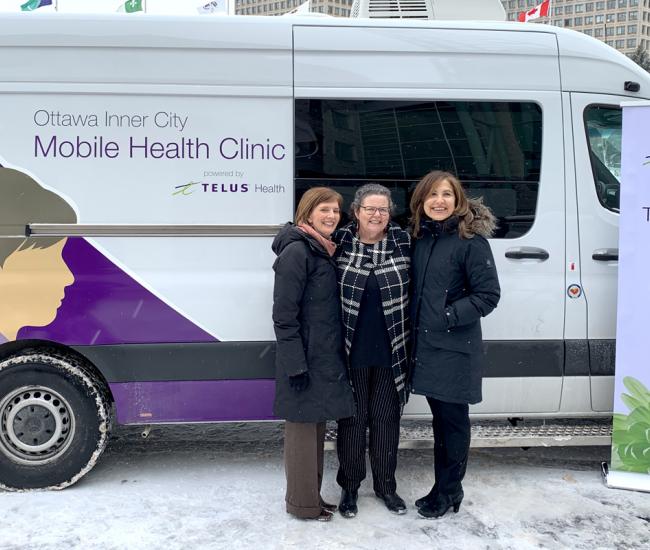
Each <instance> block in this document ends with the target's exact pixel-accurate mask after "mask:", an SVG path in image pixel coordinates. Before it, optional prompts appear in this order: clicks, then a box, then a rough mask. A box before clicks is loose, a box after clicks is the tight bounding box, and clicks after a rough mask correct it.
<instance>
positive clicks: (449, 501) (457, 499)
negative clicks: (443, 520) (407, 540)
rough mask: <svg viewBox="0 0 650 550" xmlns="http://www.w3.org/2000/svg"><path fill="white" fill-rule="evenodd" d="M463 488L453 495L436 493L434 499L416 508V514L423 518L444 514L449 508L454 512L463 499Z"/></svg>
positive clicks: (458, 508) (438, 516)
mask: <svg viewBox="0 0 650 550" xmlns="http://www.w3.org/2000/svg"><path fill="white" fill-rule="evenodd" d="M463 496H464V494H463V490H462V489H461V490H460V491H458V492H457V493H455V494H453V495H441V494H438V495H437V496H436V498H435V500H433V501H431V502H427V503H426V504H424V505H423V506H421V507H420V508H419V509H418V514H419V515H420V516H422V517H423V518H440V517H442V516H444V515H445V514H446V513H447V511H448V510H449V509H450V508H453V509H454V513H457V512H458V510H460V503H461V502H462V501H463Z"/></svg>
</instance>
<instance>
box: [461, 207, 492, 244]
mask: <svg viewBox="0 0 650 550" xmlns="http://www.w3.org/2000/svg"><path fill="white" fill-rule="evenodd" d="M467 202H468V203H469V211H470V214H468V215H467V216H464V220H465V224H466V228H467V230H468V231H469V232H470V233H472V234H473V235H481V237H485V238H486V239H488V238H490V237H491V236H492V235H493V234H494V232H495V230H496V228H497V218H496V216H495V215H494V214H493V213H492V210H490V208H489V207H488V206H486V205H485V204H483V197H480V198H477V199H473V198H472V199H467Z"/></svg>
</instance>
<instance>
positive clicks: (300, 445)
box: [273, 187, 354, 521]
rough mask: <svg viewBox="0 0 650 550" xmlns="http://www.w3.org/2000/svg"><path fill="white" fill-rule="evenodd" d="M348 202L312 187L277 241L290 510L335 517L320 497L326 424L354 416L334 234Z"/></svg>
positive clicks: (280, 381)
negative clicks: (344, 205)
mask: <svg viewBox="0 0 650 550" xmlns="http://www.w3.org/2000/svg"><path fill="white" fill-rule="evenodd" d="M342 202H343V199H342V198H341V195H339V194H338V193H337V192H335V191H333V190H331V189H328V188H327V187H315V188H313V189H310V190H309V191H307V192H306V193H305V194H304V195H303V197H302V199H301V200H300V203H299V204H298V209H297V210H296V223H295V225H294V224H291V223H289V224H287V225H286V226H285V227H284V228H283V229H282V230H281V231H280V233H279V234H278V236H277V237H276V238H275V240H274V241H273V251H274V252H275V253H276V254H277V256H278V257H277V259H276V260H275V263H274V264H273V270H274V271H275V286H274V288H273V326H274V329H275V335H276V338H277V348H276V375H275V376H276V383H275V405H274V414H275V415H276V416H278V417H280V418H284V419H285V420H286V422H285V432H284V456H285V469H286V475H287V493H286V497H285V500H286V506H287V512H289V513H290V514H293V515H294V516H296V517H299V518H304V519H319V520H321V521H327V520H329V519H330V518H331V517H332V513H333V512H334V511H335V510H336V506H335V505H331V504H327V503H325V502H324V501H323V500H322V498H321V497H320V487H321V481H322V478H323V444H324V438H325V421H327V420H338V419H340V418H345V417H348V416H352V415H353V414H354V398H353V396H352V389H351V386H350V382H349V380H348V375H347V370H346V367H345V360H344V350H343V337H342V326H341V306H340V303H339V299H338V287H337V282H336V266H335V264H334V260H333V259H332V256H333V255H334V252H335V250H336V245H335V244H334V243H333V242H332V241H331V240H330V239H329V237H330V236H331V234H332V232H333V231H334V230H335V229H336V226H337V225H338V223H339V220H340V210H341V204H342Z"/></svg>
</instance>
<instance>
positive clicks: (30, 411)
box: [0, 352, 110, 490]
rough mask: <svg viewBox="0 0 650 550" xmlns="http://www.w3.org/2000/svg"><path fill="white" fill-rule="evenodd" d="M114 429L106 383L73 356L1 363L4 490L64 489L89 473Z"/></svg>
mask: <svg viewBox="0 0 650 550" xmlns="http://www.w3.org/2000/svg"><path fill="white" fill-rule="evenodd" d="M109 428H110V414H109V400H108V396H107V390H106V388H105V387H104V384H102V382H101V381H100V380H99V379H98V378H97V377H96V376H94V375H93V373H92V371H91V370H90V369H88V368H87V367H85V366H84V365H82V364H81V363H79V362H77V361H76V360H74V359H72V358H70V357H63V356H59V355H57V354H53V353H39V352H32V353H26V354H23V355H16V356H13V357H9V358H7V359H5V360H3V361H1V362H0V488H3V489H8V490H29V489H63V488H64V487H67V486H68V485H72V484H73V483H75V482H76V481H78V480H79V479H80V478H81V477H82V476H83V475H84V474H86V473H87V472H88V471H89V470H90V469H91V468H92V467H93V466H94V464H95V463H96V462H97V459H98V458H99V456H100V455H101V453H102V451H103V450H104V448H105V446H106V442H107V440H108V433H109Z"/></svg>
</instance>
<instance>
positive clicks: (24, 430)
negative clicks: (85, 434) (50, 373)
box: [0, 386, 75, 465]
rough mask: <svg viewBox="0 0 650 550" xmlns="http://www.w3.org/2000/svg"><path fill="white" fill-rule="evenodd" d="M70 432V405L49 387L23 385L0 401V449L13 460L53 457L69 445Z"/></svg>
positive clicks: (72, 428)
mask: <svg viewBox="0 0 650 550" xmlns="http://www.w3.org/2000/svg"><path fill="white" fill-rule="evenodd" d="M74 432H75V423H74V415H73V414H72V408H71V407H70V405H69V403H68V402H67V401H66V400H65V399H64V398H63V397H61V395H60V394H58V393H57V392H55V391H53V390H51V389H50V388H46V387H43V386H25V387H22V388H18V389H17V390H14V391H13V392H11V393H10V394H8V395H7V396H5V398H4V399H3V400H2V402H0V451H2V452H3V453H4V454H5V455H7V456H8V457H9V458H10V459H12V460H13V461H15V462H19V463H22V464H32V465H35V464H44V463H46V462H50V461H52V460H55V459H56V458H58V457H59V456H60V455H61V454H63V453H64V452H65V451H66V449H67V448H68V447H69V445H70V443H71V442H72V440H73V438H74Z"/></svg>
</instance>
